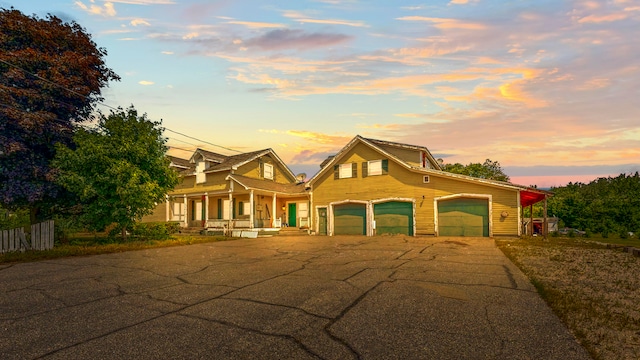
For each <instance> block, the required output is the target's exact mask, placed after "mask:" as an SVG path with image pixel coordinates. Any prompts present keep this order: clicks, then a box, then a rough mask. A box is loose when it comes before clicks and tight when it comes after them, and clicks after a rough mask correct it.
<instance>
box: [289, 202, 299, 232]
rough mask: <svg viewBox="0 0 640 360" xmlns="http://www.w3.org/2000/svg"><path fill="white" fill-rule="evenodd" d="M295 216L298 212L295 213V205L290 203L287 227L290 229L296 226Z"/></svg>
mask: <svg viewBox="0 0 640 360" xmlns="http://www.w3.org/2000/svg"><path fill="white" fill-rule="evenodd" d="M297 214H298V212H297V211H296V203H290V204H289V226H291V227H296V226H298V225H297V224H296V219H297V216H296V215H297Z"/></svg>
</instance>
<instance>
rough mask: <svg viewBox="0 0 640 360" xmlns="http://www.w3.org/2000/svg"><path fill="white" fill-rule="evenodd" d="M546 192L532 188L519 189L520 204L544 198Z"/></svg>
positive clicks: (533, 202)
mask: <svg viewBox="0 0 640 360" xmlns="http://www.w3.org/2000/svg"><path fill="white" fill-rule="evenodd" d="M545 196H546V194H545V193H543V192H540V191H533V190H521V191H520V205H521V206H529V205H531V204H535V203H537V202H540V201H542V200H544V198H545Z"/></svg>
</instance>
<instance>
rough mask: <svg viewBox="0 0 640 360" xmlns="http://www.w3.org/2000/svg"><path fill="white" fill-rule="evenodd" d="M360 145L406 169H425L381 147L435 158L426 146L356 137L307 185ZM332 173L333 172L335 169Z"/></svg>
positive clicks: (329, 160) (327, 161) (328, 161)
mask: <svg viewBox="0 0 640 360" xmlns="http://www.w3.org/2000/svg"><path fill="white" fill-rule="evenodd" d="M359 143H363V144H365V145H367V146H369V147H370V148H372V149H374V150H376V151H377V152H379V153H380V154H382V155H384V156H385V157H387V158H389V159H393V160H394V161H395V162H397V163H398V164H400V165H402V166H404V167H406V168H407V169H413V170H424V169H425V168H422V167H417V166H413V165H411V164H409V163H407V162H406V161H404V160H402V159H400V158H398V157H397V156H395V155H393V154H391V153H389V152H388V151H386V150H384V149H383V148H382V147H381V146H382V145H387V146H392V147H398V148H400V147H401V148H406V149H411V150H420V151H424V152H426V153H427V154H428V156H429V157H430V158H431V159H433V156H432V155H431V153H430V152H429V150H428V149H427V148H426V147H424V146H416V145H408V144H401V143H394V142H390V141H383V140H376V139H366V138H363V137H362V136H360V135H356V137H354V138H353V139H352V140H351V141H349V143H348V144H347V145H345V146H344V147H343V148H342V149H341V150H340V151H338V153H337V154H336V155H334V156H333V158H327V159H326V160H325V161H324V162H323V164H325V165H324V167H323V168H322V169H320V171H318V172H317V173H316V174H315V175H314V176H313V177H312V178H311V179H310V180H309V181H308V182H307V183H308V184H310V185H311V184H313V182H314V181H315V180H316V179H317V178H318V177H320V175H321V174H323V173H325V172H326V171H327V169H332V168H333V165H335V164H337V163H338V161H340V159H341V158H342V157H343V156H344V155H345V154H346V153H347V152H348V151H349V150H351V149H352V148H354V147H355V146H356V145H357V144H359ZM433 162H434V163H435V164H436V166H438V169H440V166H439V165H438V164H437V163H438V162H437V161H435V159H433ZM331 171H333V169H332V170H331ZM437 171H439V170H437Z"/></svg>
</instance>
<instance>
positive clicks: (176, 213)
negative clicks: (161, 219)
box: [171, 202, 184, 221]
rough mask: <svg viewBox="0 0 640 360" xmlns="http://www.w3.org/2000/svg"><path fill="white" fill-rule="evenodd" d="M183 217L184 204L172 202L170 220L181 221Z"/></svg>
mask: <svg viewBox="0 0 640 360" xmlns="http://www.w3.org/2000/svg"><path fill="white" fill-rule="evenodd" d="M183 216H184V203H179V202H174V203H173V216H172V217H171V220H173V221H182V217H183Z"/></svg>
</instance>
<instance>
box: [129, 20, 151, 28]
mask: <svg viewBox="0 0 640 360" xmlns="http://www.w3.org/2000/svg"><path fill="white" fill-rule="evenodd" d="M131 25H132V26H139V25H144V26H151V24H149V22H148V21H147V20H145V19H133V20H131Z"/></svg>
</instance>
